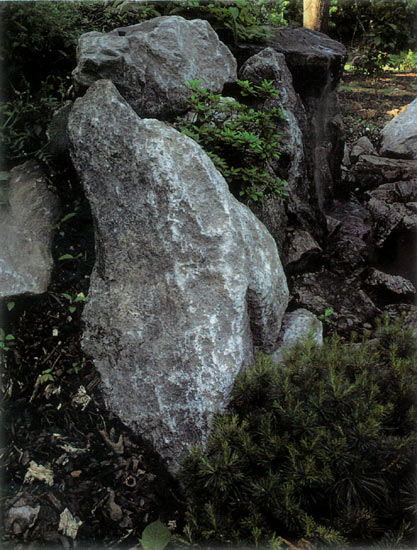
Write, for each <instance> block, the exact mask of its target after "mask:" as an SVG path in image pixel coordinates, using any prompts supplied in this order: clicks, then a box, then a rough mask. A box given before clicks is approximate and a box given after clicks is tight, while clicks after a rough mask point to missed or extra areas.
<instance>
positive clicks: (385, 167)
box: [349, 155, 417, 191]
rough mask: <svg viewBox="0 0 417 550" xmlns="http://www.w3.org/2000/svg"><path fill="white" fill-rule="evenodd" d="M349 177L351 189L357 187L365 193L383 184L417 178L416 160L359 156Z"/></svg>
mask: <svg viewBox="0 0 417 550" xmlns="http://www.w3.org/2000/svg"><path fill="white" fill-rule="evenodd" d="M349 177H350V178H351V187H359V188H360V189H361V190H362V191H367V190H369V189H374V188H375V187H378V186H379V185H382V184H383V183H390V182H396V181H406V180H409V179H413V178H417V160H401V159H390V158H386V157H378V156H375V155H361V157H360V158H359V161H358V162H357V163H356V164H355V166H354V167H353V168H352V171H351V174H350V176H349Z"/></svg>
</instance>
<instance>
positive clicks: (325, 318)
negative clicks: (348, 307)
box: [319, 307, 334, 323]
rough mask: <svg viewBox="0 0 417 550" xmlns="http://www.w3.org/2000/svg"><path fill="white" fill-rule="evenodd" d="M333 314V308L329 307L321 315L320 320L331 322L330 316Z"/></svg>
mask: <svg viewBox="0 0 417 550" xmlns="http://www.w3.org/2000/svg"><path fill="white" fill-rule="evenodd" d="M332 315H334V311H333V310H332V308H331V307H329V308H328V309H326V310H325V312H324V313H322V314H321V315H319V319H320V321H324V322H325V323H330V317H331V316H332Z"/></svg>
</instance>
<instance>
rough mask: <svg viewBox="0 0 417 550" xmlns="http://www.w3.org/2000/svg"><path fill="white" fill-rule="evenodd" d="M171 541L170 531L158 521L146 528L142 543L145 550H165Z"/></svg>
mask: <svg viewBox="0 0 417 550" xmlns="http://www.w3.org/2000/svg"><path fill="white" fill-rule="evenodd" d="M170 540H171V532H170V530H169V529H168V527H166V526H165V525H164V524H163V523H161V521H160V520H157V521H154V522H153V523H150V524H149V525H148V526H147V527H145V529H144V530H143V533H142V538H141V539H140V543H141V545H142V548H143V550H164V548H165V547H166V546H167V545H168V543H169V541H170Z"/></svg>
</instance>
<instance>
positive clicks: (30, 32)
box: [0, 2, 82, 88]
mask: <svg viewBox="0 0 417 550" xmlns="http://www.w3.org/2000/svg"><path fill="white" fill-rule="evenodd" d="M0 18H1V20H2V23H3V30H4V34H3V43H2V57H3V59H4V66H5V68H6V73H7V76H8V79H9V80H10V81H11V83H12V85H13V86H14V87H17V88H22V84H23V83H24V82H22V78H27V79H29V80H30V82H31V83H34V82H36V83H37V84H39V83H40V82H41V81H42V80H45V79H46V77H47V75H50V74H61V75H62V71H65V72H66V71H68V70H70V69H71V68H72V64H73V59H74V57H75V46H76V41H77V38H78V36H79V32H80V31H79V29H80V27H81V26H82V25H81V23H82V19H81V13H80V11H79V10H78V9H77V4H76V3H73V2H70V3H67V2H5V3H4V4H3V5H1V6H0ZM23 75H24V77H23Z"/></svg>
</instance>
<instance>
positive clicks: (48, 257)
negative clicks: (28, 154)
mask: <svg viewBox="0 0 417 550" xmlns="http://www.w3.org/2000/svg"><path fill="white" fill-rule="evenodd" d="M0 212H1V216H0V298H6V297H8V296H17V295H19V294H42V293H44V292H46V290H47V288H48V285H49V281H50V277H51V272H52V268H53V257H52V249H51V248H52V238H53V228H52V226H53V225H54V224H55V223H56V221H57V220H58V217H59V213H60V207H59V201H58V198H57V196H56V195H55V194H54V193H52V191H50V190H49V189H48V181H47V179H46V177H45V174H44V172H43V170H42V169H41V167H40V166H39V164H38V163H37V162H36V161H27V162H25V163H24V164H21V165H19V166H16V167H15V168H13V169H12V170H11V171H10V180H9V186H8V189H7V202H6V203H5V204H1V205H0Z"/></svg>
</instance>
